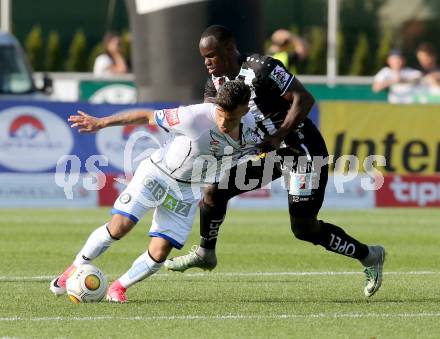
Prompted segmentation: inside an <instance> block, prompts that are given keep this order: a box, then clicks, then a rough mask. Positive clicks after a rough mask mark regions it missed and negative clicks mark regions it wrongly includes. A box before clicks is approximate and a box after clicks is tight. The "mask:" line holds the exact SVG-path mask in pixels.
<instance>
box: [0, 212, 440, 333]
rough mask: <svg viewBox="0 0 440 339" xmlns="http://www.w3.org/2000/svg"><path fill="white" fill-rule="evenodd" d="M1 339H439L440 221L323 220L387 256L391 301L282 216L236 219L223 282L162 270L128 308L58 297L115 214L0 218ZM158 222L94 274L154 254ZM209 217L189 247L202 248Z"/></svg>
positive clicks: (225, 248) (434, 215) (112, 273)
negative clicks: (54, 288)
mask: <svg viewBox="0 0 440 339" xmlns="http://www.w3.org/2000/svg"><path fill="white" fill-rule="evenodd" d="M0 216H1V218H0V338H1V337H14V338H109V337H111V338H269V337H270V338H416V337H418V338H439V337H440V224H439V220H440V210H436V209H412V210H410V209H388V210H386V209H383V210H356V211H332V210H325V211H323V212H322V213H321V215H320V217H321V218H322V219H325V220H327V221H329V222H332V223H335V224H338V225H341V226H342V227H343V228H344V229H345V230H346V231H347V232H348V233H349V234H351V235H353V236H354V237H356V238H358V239H360V240H361V241H364V242H367V243H380V244H383V245H384V246H385V248H386V250H387V252H388V257H387V261H386V262H385V267H384V268H385V274H384V281H383V285H382V288H381V290H380V291H379V292H378V293H377V294H376V295H375V296H373V297H372V298H370V299H366V298H365V297H364V296H363V292H362V290H363V284H364V276H363V274H362V267H361V265H360V264H359V262H358V261H356V260H352V259H349V258H346V257H343V256H339V255H335V254H333V253H330V252H327V251H325V250H324V249H323V248H321V247H319V246H313V245H311V244H308V243H305V242H302V241H299V240H296V239H294V237H293V235H292V234H291V231H290V227H289V223H288V215H287V212H286V211H285V210H280V211H237V210H235V211H234V210H231V211H230V213H229V215H228V218H227V221H226V222H225V224H224V225H223V227H222V230H221V236H220V240H219V243H218V258H219V265H218V266H217V268H216V269H215V270H214V271H213V272H203V271H201V270H189V271H187V273H183V274H181V273H172V272H166V271H164V270H163V269H162V270H161V271H160V272H159V273H158V274H157V275H156V276H153V277H151V278H149V279H147V280H145V281H143V282H141V283H139V284H138V285H135V286H134V287H133V288H131V289H130V290H129V291H128V297H129V300H130V302H129V303H127V304H123V305H120V304H108V303H106V302H101V303H96V304H79V305H76V304H73V303H71V302H70V301H69V300H68V299H67V297H59V298H56V297H55V296H53V295H52V294H51V293H50V291H49V289H48V286H49V282H50V279H51V277H53V276H55V275H57V274H58V273H60V272H61V271H62V270H63V269H64V268H65V267H66V266H67V265H69V264H70V263H71V261H72V260H73V257H74V255H75V254H76V252H77V251H78V249H79V248H80V247H81V246H82V244H83V242H84V241H85V239H86V237H87V236H88V235H89V233H90V232H91V231H92V230H93V229H95V228H96V227H98V226H99V225H101V224H103V223H104V222H105V221H106V220H107V219H108V217H109V215H108V209H90V210H67V209H66V210H28V209H23V210H6V209H2V210H0ZM150 219H151V216H150V215H148V216H147V217H146V218H145V219H144V220H142V221H141V222H140V223H139V224H138V225H137V226H136V228H135V229H134V230H133V231H132V233H130V234H129V235H128V236H127V237H126V238H124V239H122V240H121V241H120V242H117V243H115V244H114V245H113V247H112V248H111V249H110V250H109V251H108V252H107V253H105V254H104V255H103V256H102V257H100V258H99V259H97V260H96V261H95V262H94V263H95V264H96V265H97V266H98V267H100V268H101V269H102V270H103V271H104V272H105V274H106V275H107V276H108V277H109V278H110V280H112V279H114V278H116V277H117V276H118V275H119V274H121V273H123V272H125V271H126V269H127V268H128V266H129V265H130V264H131V263H132V261H133V260H134V259H135V258H136V257H137V256H138V255H139V254H140V253H141V252H142V251H144V250H145V248H146V245H147V242H148V237H147V236H146V232H147V230H148V229H149V223H150ZM198 227H199V226H198V217H197V218H196V224H195V225H194V227H193V232H192V234H191V237H190V239H189V241H188V242H187V245H186V246H185V247H184V249H183V250H182V251H174V252H173V253H172V255H176V254H178V253H186V252H187V251H188V250H189V249H190V247H191V245H193V244H195V243H198Z"/></svg>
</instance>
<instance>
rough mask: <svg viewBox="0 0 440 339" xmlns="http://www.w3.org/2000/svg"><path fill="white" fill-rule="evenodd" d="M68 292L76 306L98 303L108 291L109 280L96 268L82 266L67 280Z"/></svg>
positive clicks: (86, 265)
mask: <svg viewBox="0 0 440 339" xmlns="http://www.w3.org/2000/svg"><path fill="white" fill-rule="evenodd" d="M66 290H67V295H68V296H69V299H70V300H71V301H72V302H74V303H76V304H78V303H90V302H98V301H101V300H102V298H104V296H105V293H106V291H107V278H106V277H105V275H104V273H102V272H101V270H100V269H99V268H97V267H96V266H93V265H90V264H84V265H80V266H78V267H77V268H76V270H75V271H73V273H72V274H71V275H70V277H69V278H68V279H67V281H66Z"/></svg>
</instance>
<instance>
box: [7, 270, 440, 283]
mask: <svg viewBox="0 0 440 339" xmlns="http://www.w3.org/2000/svg"><path fill="white" fill-rule="evenodd" d="M361 274H363V273H362V272H331V271H329V272H219V273H204V272H200V273H184V274H179V273H177V272H176V273H158V274H155V275H153V276H152V277H151V278H154V277H158V278H160V277H167V276H168V277H181V278H191V277H211V278H215V277H281V276H294V277H295V276H340V275H342V276H343V275H361ZM383 274H384V275H387V276H388V275H440V272H436V271H409V272H384V273H383ZM55 276H56V275H55V274H54V275H40V276H29V277H24V276H23V277H20V276H7V275H5V276H0V282H32V281H37V282H38V281H50V280H52V279H53V278H54V277H55ZM108 276H109V277H118V275H117V274H108Z"/></svg>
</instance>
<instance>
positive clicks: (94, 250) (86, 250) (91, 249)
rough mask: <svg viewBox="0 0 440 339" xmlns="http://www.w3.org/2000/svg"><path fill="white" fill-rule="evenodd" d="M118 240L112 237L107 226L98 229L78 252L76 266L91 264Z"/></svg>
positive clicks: (74, 263)
mask: <svg viewBox="0 0 440 339" xmlns="http://www.w3.org/2000/svg"><path fill="white" fill-rule="evenodd" d="M115 240H116V239H114V238H112V237H111V236H110V233H109V231H108V229H107V224H105V225H102V226H101V227H98V228H97V229H96V230H94V231H93V232H92V234H90V236H89V238H88V239H87V241H86V243H85V244H84V246H83V248H81V250H80V251H79V252H78V254H77V256H76V258H75V261H74V262H73V265H74V266H78V265H82V264H87V263H90V262H91V261H92V260H93V259H95V258H96V257H98V256H100V255H101V254H102V253H103V252H105V251H106V250H107V249H108V248H109V247H110V245H111V244H112V242H113V241H115Z"/></svg>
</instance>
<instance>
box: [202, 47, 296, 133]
mask: <svg viewBox="0 0 440 339" xmlns="http://www.w3.org/2000/svg"><path fill="white" fill-rule="evenodd" d="M240 64H241V69H240V72H239V74H238V75H237V77H236V79H241V80H243V81H244V82H245V83H246V84H247V85H249V86H250V87H251V91H252V95H251V100H250V102H249V107H250V111H251V112H252V114H253V115H254V117H255V120H256V122H257V126H258V128H259V129H260V131H261V132H262V133H263V134H264V135H266V134H273V133H274V132H275V131H276V130H277V129H278V128H279V126H280V125H281V124H282V122H283V121H284V119H285V117H286V114H287V111H288V110H289V108H290V103H289V102H288V101H287V100H285V99H284V98H283V97H282V96H283V95H284V93H285V92H286V91H287V89H288V88H289V86H290V85H291V83H292V81H293V79H294V78H295V77H294V76H293V75H292V74H290V73H289V71H287V69H286V68H285V67H284V66H283V64H282V63H281V62H280V61H279V60H276V59H273V58H271V57H270V56H264V55H259V54H252V55H242V56H240ZM229 80H233V79H228V77H226V76H223V77H215V76H211V77H210V78H209V79H208V81H207V82H206V85H205V94H204V97H205V99H206V98H215V96H216V94H217V89H218V88H219V87H220V86H221V85H222V84H223V83H224V82H225V81H229Z"/></svg>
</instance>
